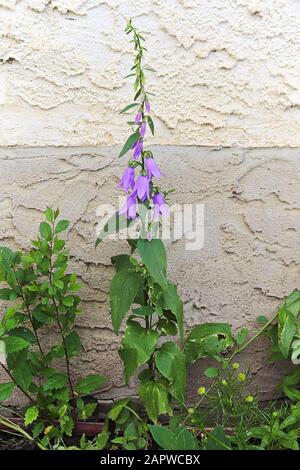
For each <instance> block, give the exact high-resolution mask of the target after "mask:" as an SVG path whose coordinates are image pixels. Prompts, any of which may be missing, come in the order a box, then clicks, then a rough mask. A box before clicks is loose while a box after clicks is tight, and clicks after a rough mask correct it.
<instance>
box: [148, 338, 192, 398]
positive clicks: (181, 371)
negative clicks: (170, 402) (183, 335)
mask: <svg viewBox="0 0 300 470" xmlns="http://www.w3.org/2000/svg"><path fill="white" fill-rule="evenodd" d="M155 364H156V367H157V369H158V370H159V372H160V373H161V374H162V375H163V376H164V377H166V378H167V379H168V380H169V381H170V382H171V386H170V393H171V394H172V395H173V396H174V397H175V398H176V400H178V401H179V402H180V403H183V402H184V398H185V388H186V364H185V356H184V354H183V352H182V351H181V350H180V349H179V347H178V346H176V344H175V343H172V342H167V343H164V344H163V345H162V346H161V348H160V349H159V350H158V351H157V352H156V353H155Z"/></svg>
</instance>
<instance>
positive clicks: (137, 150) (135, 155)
mask: <svg viewBox="0 0 300 470" xmlns="http://www.w3.org/2000/svg"><path fill="white" fill-rule="evenodd" d="M142 151H143V141H142V140H138V141H137V143H136V144H135V147H134V152H133V158H134V160H137V159H138V158H139V156H140V155H141V153H142Z"/></svg>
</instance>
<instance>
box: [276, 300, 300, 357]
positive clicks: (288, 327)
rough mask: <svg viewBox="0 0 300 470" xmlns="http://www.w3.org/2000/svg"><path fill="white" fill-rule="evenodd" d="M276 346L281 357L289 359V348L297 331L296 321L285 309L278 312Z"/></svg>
mask: <svg viewBox="0 0 300 470" xmlns="http://www.w3.org/2000/svg"><path fill="white" fill-rule="evenodd" d="M277 318H278V346H279V349H280V351H281V352H282V354H283V356H284V357H285V358H286V359H287V358H288V357H289V352H290V347H291V343H292V340H293V338H294V335H295V333H296V330H297V321H296V319H295V317H294V315H293V314H292V313H291V312H290V311H289V310H288V309H287V308H286V307H285V306H283V307H281V308H280V309H279V312H278V317H277Z"/></svg>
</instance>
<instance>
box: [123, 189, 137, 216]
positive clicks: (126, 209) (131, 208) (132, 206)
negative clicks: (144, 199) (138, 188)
mask: <svg viewBox="0 0 300 470" xmlns="http://www.w3.org/2000/svg"><path fill="white" fill-rule="evenodd" d="M136 211H137V199H136V194H135V193H131V194H130V196H128V198H127V200H126V202H125V204H124V206H123V207H122V208H121V209H120V210H119V214H126V215H127V218H128V219H135V218H136Z"/></svg>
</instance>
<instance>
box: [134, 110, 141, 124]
mask: <svg viewBox="0 0 300 470" xmlns="http://www.w3.org/2000/svg"><path fill="white" fill-rule="evenodd" d="M141 119H142V112H141V111H139V112H138V113H137V115H136V116H135V120H134V124H138V123H139V122H140V120H141Z"/></svg>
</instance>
